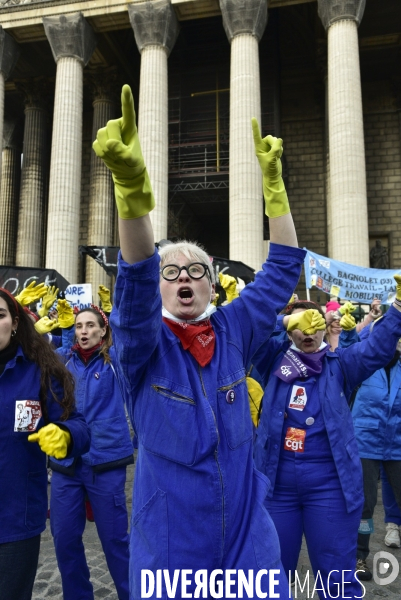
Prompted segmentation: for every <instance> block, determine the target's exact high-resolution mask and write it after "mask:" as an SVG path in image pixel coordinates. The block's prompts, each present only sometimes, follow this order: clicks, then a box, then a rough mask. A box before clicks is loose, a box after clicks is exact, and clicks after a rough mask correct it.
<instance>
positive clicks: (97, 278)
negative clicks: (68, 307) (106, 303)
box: [85, 69, 121, 303]
mask: <svg viewBox="0 0 401 600" xmlns="http://www.w3.org/2000/svg"><path fill="white" fill-rule="evenodd" d="M87 80H88V83H89V85H90V88H91V92H92V95H93V125H92V139H93V140H94V139H96V135H97V132H98V129H100V128H101V127H104V126H105V124H106V123H107V121H109V120H110V119H114V118H115V117H116V106H117V102H118V99H117V96H116V93H115V92H116V90H120V89H121V85H119V82H118V81H117V73H116V70H115V69H112V70H107V71H106V72H105V70H104V69H103V70H102V71H101V72H100V71H99V72H94V73H90V74H88V78H87ZM90 169H91V170H90V192H89V228H88V240H87V242H88V246H112V245H113V238H114V212H115V210H114V206H115V201H114V185H113V180H112V177H111V172H110V171H109V169H108V168H107V167H106V166H105V164H104V163H103V161H101V160H99V159H98V158H97V156H96V154H95V153H94V152H92V154H91V166H90ZM85 279H86V281H87V282H88V283H91V284H92V291H93V298H94V300H95V303H96V302H97V290H98V287H99V285H105V286H106V287H108V288H109V289H110V286H111V277H110V276H109V275H107V273H106V271H105V270H104V269H103V268H102V267H101V266H100V265H98V264H97V263H96V262H95V261H94V260H93V258H91V257H90V256H87V257H86V277H85Z"/></svg>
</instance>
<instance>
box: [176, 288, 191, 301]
mask: <svg viewBox="0 0 401 600" xmlns="http://www.w3.org/2000/svg"><path fill="white" fill-rule="evenodd" d="M177 296H178V299H179V301H180V302H182V303H183V304H190V303H191V301H192V298H193V297H194V293H193V291H192V289H191V288H190V287H181V288H180V289H179V290H178V293H177Z"/></svg>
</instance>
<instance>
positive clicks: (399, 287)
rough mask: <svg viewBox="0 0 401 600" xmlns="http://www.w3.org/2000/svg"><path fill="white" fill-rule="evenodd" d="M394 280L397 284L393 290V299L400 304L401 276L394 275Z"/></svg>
mask: <svg viewBox="0 0 401 600" xmlns="http://www.w3.org/2000/svg"><path fill="white" fill-rule="evenodd" d="M394 279H395V282H396V284H397V286H396V288H395V299H396V300H398V301H399V302H401V275H394Z"/></svg>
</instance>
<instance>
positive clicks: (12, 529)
mask: <svg viewBox="0 0 401 600" xmlns="http://www.w3.org/2000/svg"><path fill="white" fill-rule="evenodd" d="M52 388H53V391H54V393H55V394H56V397H57V398H59V399H61V398H63V390H62V388H61V386H60V384H59V383H58V382H57V381H56V380H53V381H52ZM39 392H40V370H39V367H38V366H37V365H36V364H35V363H33V362H32V361H30V360H28V359H27V358H26V357H25V356H24V353H23V351H22V349H21V347H19V348H18V349H17V354H16V356H15V357H14V358H13V359H11V360H10V361H9V362H8V363H7V364H6V366H5V369H4V371H3V373H2V374H1V375H0V405H1V410H2V413H1V419H0V562H1V569H0V571H3V569H4V565H5V564H6V563H5V562H4V560H5V558H6V556H7V554H10V552H8V551H7V548H9V549H11V551H12V549H13V548H15V553H16V554H17V553H18V552H19V560H20V565H23V564H24V562H23V560H24V556H23V553H22V551H18V544H17V545H15V546H13V544H14V543H16V542H22V541H25V540H29V539H30V538H32V539H33V538H38V539H37V543H35V546H36V548H34V551H35V552H36V553H37V555H38V554H39V545H38V544H39V536H40V534H41V533H42V531H44V529H45V528H46V513H47V470H46V454H45V453H44V452H42V450H41V449H40V446H39V444H38V443H36V442H28V436H29V435H30V433H33V432H34V431H38V430H39V429H41V428H42V427H43V426H44V425H45V423H44V420H43V417H40V419H39V420H38V421H35V418H30V419H27V420H26V423H25V425H24V424H22V426H19V424H18V423H19V419H18V416H19V413H20V408H19V406H21V407H22V406H23V405H24V404H25V403H30V404H34V405H36V406H37V407H38V406H39V404H40V399H39ZM28 410H29V409H28ZM31 410H32V409H31ZM62 412H63V409H62V407H61V406H60V404H58V403H57V402H55V401H54V400H53V397H52V395H51V393H50V392H49V394H48V396H47V413H48V420H49V422H51V423H56V424H58V425H62V426H63V427H65V428H67V429H68V430H69V432H70V434H71V436H72V445H71V449H70V456H71V457H76V456H79V454H81V453H82V452H86V451H87V450H88V448H89V441H90V434H89V428H88V426H87V425H86V423H85V421H84V418H83V417H82V415H80V414H79V413H77V412H75V411H74V412H72V413H71V415H70V417H69V419H68V420H67V421H61V415H62ZM29 421H30V423H29ZM23 546H25V545H23ZM6 547H7V548H6ZM17 560H18V559H17V558H16V564H18V563H17ZM14 572H15V570H14ZM35 572H36V568H35V570H34V572H33V573H32V574H31V579H32V582H31V585H33V578H34V576H35ZM7 575H9V573H4V572H0V581H1V584H0V594H2V592H3V591H4V590H3V589H2V588H3V587H4V586H5V585H6V581H7ZM27 576H28V575H27ZM11 577H12V574H11ZM21 583H22V585H23V584H24V582H23V581H22V582H21ZM25 583H26V581H25ZM15 584H16V580H15V578H14V579H13V581H11V584H10V585H9V587H8V595H7V596H6V597H7V598H11V597H15V596H14V594H13V591H12V590H13V588H12V587H11V585H12V586H14V585H15ZM28 591H29V590H28ZM18 594H20V595H19V597H21V598H22V597H24V598H25V595H24V593H23V592H22V591H19V592H18ZM2 597H4V596H2Z"/></svg>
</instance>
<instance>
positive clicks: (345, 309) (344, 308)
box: [338, 301, 356, 315]
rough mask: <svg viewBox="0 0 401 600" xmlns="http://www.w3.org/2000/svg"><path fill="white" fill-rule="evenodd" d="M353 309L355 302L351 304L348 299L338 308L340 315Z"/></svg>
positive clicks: (351, 311)
mask: <svg viewBox="0 0 401 600" xmlns="http://www.w3.org/2000/svg"><path fill="white" fill-rule="evenodd" d="M355 309H356V306H355V304H352V302H349V301H348V302H346V303H345V304H343V305H342V306H341V307H340V308H339V309H338V312H339V313H341V314H342V315H349V314H351V313H353V312H354V310H355Z"/></svg>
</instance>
